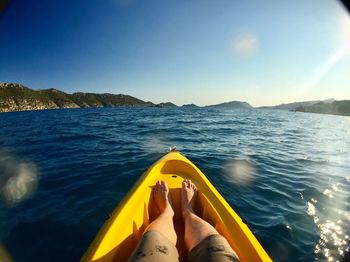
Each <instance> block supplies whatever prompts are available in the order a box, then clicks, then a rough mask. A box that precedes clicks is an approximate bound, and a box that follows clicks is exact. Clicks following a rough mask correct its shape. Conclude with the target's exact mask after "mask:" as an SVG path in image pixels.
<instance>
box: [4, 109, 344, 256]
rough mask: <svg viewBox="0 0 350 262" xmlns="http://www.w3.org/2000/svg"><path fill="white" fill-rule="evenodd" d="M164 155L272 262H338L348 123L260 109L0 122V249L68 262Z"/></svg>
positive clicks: (11, 117) (75, 113)
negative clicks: (209, 189) (184, 160)
mask: <svg viewBox="0 0 350 262" xmlns="http://www.w3.org/2000/svg"><path fill="white" fill-rule="evenodd" d="M171 146H177V149H178V150H179V151H181V152H182V153H184V154H185V155H186V156H187V157H188V158H189V159H190V160H191V161H193V162H194V163H195V164H196V165H197V166H198V167H199V168H200V169H201V170H202V171H203V172H204V173H205V175H206V176H207V177H208V178H209V180H210V181H211V182H212V183H213V184H214V185H215V186H216V188H217V189H218V190H219V192H220V193H221V194H222V195H223V196H224V198H225V199H226V200H227V201H228V202H229V204H230V205H231V206H232V207H233V208H234V210H235V211H236V212H237V213H238V214H239V215H240V216H241V217H242V218H244V219H245V220H246V221H247V223H248V226H249V227H250V229H251V230H252V231H253V233H254V234H255V236H256V237H257V239H258V240H259V241H260V243H261V244H262V245H263V247H264V248H265V249H266V251H267V252H268V253H269V255H270V256H271V257H272V259H273V260H275V261H314V260H318V261H336V260H339V261H341V260H343V259H344V254H345V253H346V250H347V249H348V248H349V245H350V243H349V235H350V223H349V222H350V157H349V156H350V117H344V116H332V115H319V114H307V113H298V112H289V111H282V110H267V109H265V110H263V109H250V110H248V109H245V110H243V109H242V110H233V109H215V108H96V109H93V108H89V109H61V110H43V111H26V112H12V113H1V114H0V172H1V173H0V190H1V202H0V237H1V240H2V245H3V247H5V248H6V249H7V250H8V252H9V253H10V254H11V256H12V257H13V258H14V259H15V260H16V261H78V260H79V259H80V257H81V256H82V254H83V253H84V251H85V250H86V249H87V247H88V245H89V244H90V242H91V241H92V240H93V238H94V236H95V235H96V233H97V232H98V230H99V228H100V227H101V225H102V224H103V223H104V221H105V219H106V216H107V214H108V213H110V212H112V211H113V209H114V208H115V206H116V205H117V204H118V202H119V201H120V200H121V199H122V198H123V197H124V195H125V193H126V192H127V191H128V190H129V189H130V188H131V187H132V185H133V184H134V183H135V181H136V180H137V179H138V178H139V177H140V175H141V174H142V172H143V171H144V170H145V168H147V167H148V166H150V165H151V164H152V163H154V162H155V161H156V160H158V159H159V158H160V157H161V156H162V155H163V154H164V153H165V152H166V150H167V149H168V148H169V147H171ZM332 259H333V260H332Z"/></svg>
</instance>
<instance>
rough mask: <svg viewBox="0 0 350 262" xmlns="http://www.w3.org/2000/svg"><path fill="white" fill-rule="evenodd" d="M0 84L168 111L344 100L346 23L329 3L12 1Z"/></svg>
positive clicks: (4, 20) (0, 37)
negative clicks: (164, 106) (166, 105)
mask: <svg viewBox="0 0 350 262" xmlns="http://www.w3.org/2000/svg"><path fill="white" fill-rule="evenodd" d="M0 82H16V83H21V84H23V85H25V86H28V87H30V88H32V89H46V88H57V89H59V90H62V91H64V92H67V93H73V92H78V91H82V92H95V93H114V94H119V93H122V94H128V95H132V96H135V97H137V98H139V99H142V100H145V101H152V102H154V103H159V102H167V101H171V102H174V103H175V104H178V105H182V104H189V103H195V104H197V105H209V104H216V103H221V102H227V101H232V100H239V101H246V102H248V103H250V104H251V105H253V106H262V105H276V104H280V103H288V102H295V101H306V100H317V99H328V98H334V99H337V100H341V99H350V17H349V13H348V12H347V11H346V10H345V9H344V8H343V7H342V5H341V4H340V2H337V1H335V0H295V1H278V0H275V1H261V0H251V1H238V0H220V1H211V0H192V1H188V0H187V1H183V0H167V1H164V0H147V1H146V0H75V1H71V0H60V1H58V0H57V1H53V0H25V1H23V0H12V1H10V4H9V5H8V6H7V8H6V9H5V11H3V12H2V13H1V14H0Z"/></svg>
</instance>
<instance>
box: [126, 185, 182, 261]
mask: <svg viewBox="0 0 350 262" xmlns="http://www.w3.org/2000/svg"><path fill="white" fill-rule="evenodd" d="M152 197H153V199H154V202H155V204H156V205H157V208H158V209H159V211H160V215H159V216H158V217H157V218H156V219H155V220H154V221H153V222H152V223H151V224H150V225H149V226H148V227H147V228H146V230H145V232H144V234H143V236H142V238H141V240H140V242H139V243H138V246H137V247H136V249H135V250H134V252H133V254H132V255H131V256H130V258H129V260H128V261H129V262H136V261H142V262H146V261H178V257H179V254H178V252H177V249H176V247H175V245H176V241H177V236H176V232H175V229H174V223H173V217H174V210H173V208H172V200H171V196H170V193H169V188H168V186H167V184H166V183H165V182H164V181H158V182H157V183H156V185H155V187H154V189H153V191H152Z"/></svg>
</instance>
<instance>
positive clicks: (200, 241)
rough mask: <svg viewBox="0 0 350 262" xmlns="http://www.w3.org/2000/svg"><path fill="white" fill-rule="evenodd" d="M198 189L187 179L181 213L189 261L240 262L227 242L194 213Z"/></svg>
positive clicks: (183, 191) (182, 195) (182, 197)
mask: <svg viewBox="0 0 350 262" xmlns="http://www.w3.org/2000/svg"><path fill="white" fill-rule="evenodd" d="M196 197H197V188H196V186H195V185H194V184H193V183H192V181H191V180H187V179H185V180H184V181H183V183H182V190H181V209H182V210H181V211H182V217H183V221H184V226H185V246H186V248H187V250H188V251H189V254H188V257H187V261H219V262H224V261H239V260H238V257H237V254H236V253H235V252H234V251H233V249H232V248H231V246H230V245H229V244H228V242H227V240H226V239H225V238H224V237H223V236H221V235H220V234H219V233H218V231H217V230H216V229H215V228H214V227H213V226H212V225H210V224H209V223H208V222H206V221H205V220H203V219H202V218H200V217H199V216H197V215H196V214H195V212H194V209H193V207H194V202H195V199H196Z"/></svg>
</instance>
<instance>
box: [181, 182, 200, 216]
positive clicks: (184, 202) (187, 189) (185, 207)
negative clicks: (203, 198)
mask: <svg viewBox="0 0 350 262" xmlns="http://www.w3.org/2000/svg"><path fill="white" fill-rule="evenodd" d="M196 192H197V187H196V186H195V184H193V183H192V181H191V180H189V179H185V180H184V181H183V182H182V189H181V211H182V216H183V217H185V216H186V215H188V214H189V213H194V211H193V207H194V202H195V199H196V196H197V194H196Z"/></svg>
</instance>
